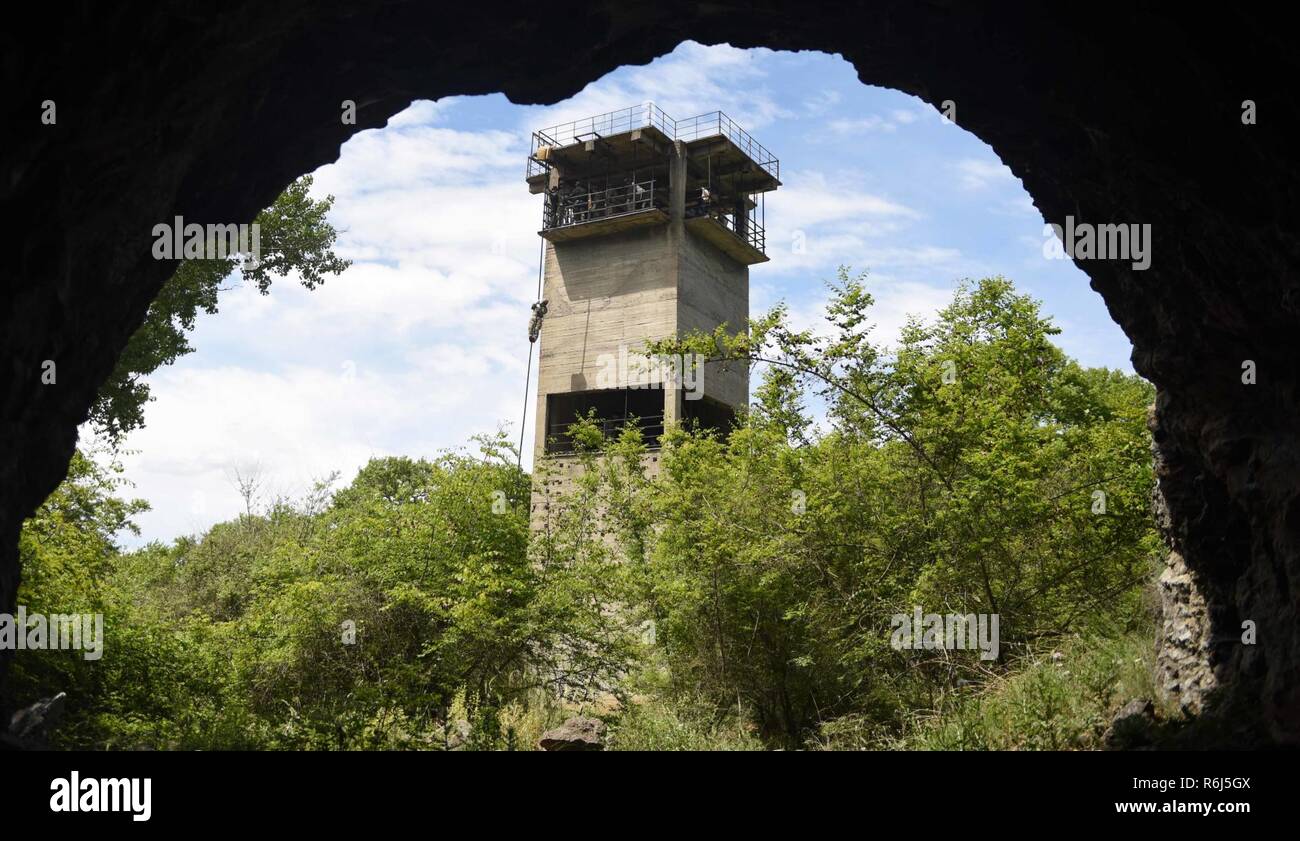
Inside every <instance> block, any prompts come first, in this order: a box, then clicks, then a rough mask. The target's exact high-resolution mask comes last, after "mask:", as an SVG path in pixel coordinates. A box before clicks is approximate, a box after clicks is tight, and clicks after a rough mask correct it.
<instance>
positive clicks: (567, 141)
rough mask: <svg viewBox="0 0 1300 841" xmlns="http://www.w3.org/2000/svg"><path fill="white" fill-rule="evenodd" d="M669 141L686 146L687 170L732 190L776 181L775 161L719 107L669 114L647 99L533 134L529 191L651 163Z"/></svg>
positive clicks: (756, 189) (759, 189)
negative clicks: (561, 180)
mask: <svg viewBox="0 0 1300 841" xmlns="http://www.w3.org/2000/svg"><path fill="white" fill-rule="evenodd" d="M675 141H681V142H682V144H683V145H684V146H685V147H686V154H687V161H688V165H689V166H690V167H691V169H692V170H694V172H693V173H692V174H693V175H695V176H697V177H699V178H703V179H708V180H710V181H713V180H715V179H716V180H718V181H721V180H722V179H725V180H726V182H727V185H728V188H729V190H730V191H732V192H736V193H742V194H753V193H765V192H768V191H769V190H775V189H776V188H777V187H779V186H781V180H780V177H781V162H780V161H778V160H777V158H776V156H775V155H773V154H772V153H771V152H769V151H768V150H767V149H766V148H765V147H764V146H763V145H762V144H761V143H759V142H758V141H757V140H755V139H754V138H753V136H752V135H750V134H749V132H747V131H745V130H744V129H743V128H741V127H740V126H739V125H738V124H737V123H736V122H735V121H734V120H732V119H731V118H730V117H728V116H727V115H726V114H724V113H723V112H721V111H710V112H709V113H707V114H700V115H697V116H694V117H688V118H686V119H684V120H675V119H673V118H672V117H670V116H669V115H668V114H666V113H665V112H664V111H663V110H662V109H660V108H659V107H658V106H657V105H655V104H654V103H653V102H647V103H645V104H642V105H634V106H632V107H630V108H622V109H620V110H617V111H610V112H608V113H606V114H598V115H596V116H594V117H586V118H584V119H581V120H575V121H573V122H569V123H562V124H560V125H557V126H551V127H550V128H545V129H541V130H538V131H535V132H533V136H532V147H531V149H530V151H529V155H528V167H527V171H526V174H525V177H526V179H527V181H528V188H529V191H530V192H532V193H541V192H545V191H546V190H547V188H548V185H552V184H554V182H555V179H554V178H553V176H552V173H553V171H554V172H558V173H559V174H560V175H561V176H562V177H563V178H566V179H585V178H590V177H593V176H596V175H599V174H601V173H606V172H610V171H615V170H631V169H636V168H638V167H652V166H654V165H655V163H656V162H657V161H663V160H665V159H666V158H667V156H668V155H669V153H670V150H671V147H672V145H673V143H674V142H675Z"/></svg>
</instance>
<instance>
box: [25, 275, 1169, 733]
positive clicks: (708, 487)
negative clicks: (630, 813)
mask: <svg viewBox="0 0 1300 841" xmlns="http://www.w3.org/2000/svg"><path fill="white" fill-rule="evenodd" d="M871 304H872V301H871V297H870V295H869V294H868V293H867V291H866V289H865V285H864V283H863V281H862V279H861V278H856V277H852V276H850V275H849V274H848V273H847V272H842V273H841V275H840V277H839V279H838V281H837V282H836V283H835V284H834V285H833V286H832V297H831V303H830V306H829V308H828V314H827V320H828V330H827V332H826V334H825V335H814V334H813V333H811V332H800V331H795V330H793V329H792V328H791V327H790V326H789V325H788V321H787V318H786V315H785V313H784V311H783V310H781V309H778V310H776V311H775V312H773V313H772V314H770V315H769V316H768V317H766V318H764V319H761V320H760V321H758V322H756V323H755V324H754V325H753V326H752V329H751V330H750V331H749V332H748V333H744V334H741V335H739V336H728V335H727V334H726V333H725V331H719V332H718V333H717V334H716V335H713V336H694V337H687V338H685V339H683V340H680V341H676V342H672V343H664V344H663V345H660V346H657V347H656V350H659V351H674V352H679V351H693V352H702V353H706V354H707V355H708V356H709V357H711V358H714V359H719V360H729V364H736V365H742V364H751V363H754V362H755V361H759V360H761V361H762V362H763V363H764V364H760V365H759V366H758V369H757V370H759V371H761V372H762V374H763V377H762V381H761V384H759V385H758V386H757V388H756V389H755V401H754V405H753V406H752V408H751V411H750V412H749V413H748V414H747V415H746V416H744V417H742V418H741V419H740V421H739V422H738V424H737V426H736V428H735V429H734V430H732V431H731V432H730V434H719V433H717V432H712V431H705V430H697V429H685V428H672V429H670V431H669V432H668V434H667V435H666V437H665V440H664V442H663V448H662V450H661V451H660V453H659V461H658V464H657V469H655V470H653V471H648V470H647V467H646V462H645V460H644V459H643V458H642V456H643V455H644V453H645V451H646V444H645V442H644V441H642V440H640V438H639V435H638V433H636V432H635V431H634V430H632V429H631V428H629V429H628V430H626V431H625V432H624V433H623V434H622V435H621V436H619V437H618V438H617V439H614V440H605V439H604V438H602V436H601V434H600V431H599V426H598V425H596V424H595V423H592V422H580V423H579V424H578V425H577V427H576V428H575V430H574V433H575V440H576V441H578V442H579V443H580V445H581V453H580V460H581V469H580V470H577V471H570V473H569V476H570V481H569V483H568V487H569V490H568V491H567V492H566V493H564V494H559V493H557V491H556V488H558V487H561V486H559V485H556V484H554V483H553V482H552V481H551V480H552V479H554V478H555V477H554V476H553V475H552V473H553V471H554V469H555V468H554V467H553V466H551V465H548V464H546V463H543V464H541V465H539V467H538V470H537V471H536V475H534V476H531V477H530V476H529V475H527V474H525V473H523V472H521V471H520V470H518V469H517V468H516V467H515V454H514V452H513V450H512V449H511V447H510V445H509V444H508V443H507V442H506V440H505V438H504V437H503V436H501V435H498V436H492V437H485V438H482V439H480V440H477V441H476V442H475V443H476V450H475V451H473V452H455V453H447V454H443V455H441V456H439V457H438V458H435V459H434V460H432V461H427V460H412V459H404V458H393V459H378V460H375V461H372V462H371V463H370V464H369V465H367V466H366V467H365V468H364V469H363V470H361V472H360V473H359V474H358V475H357V477H356V478H355V479H354V480H353V481H352V482H351V483H350V484H348V485H347V486H346V487H343V488H341V489H338V490H337V491H335V490H334V489H333V488H332V486H331V485H330V484H329V483H322V484H321V485H320V486H319V487H317V488H316V489H315V490H314V491H313V492H311V493H309V494H307V495H306V497H305V498H303V499H298V500H285V499H282V500H278V501H275V502H273V503H272V504H270V505H268V506H265V508H263V509H262V510H250V511H249V512H248V513H247V514H245V515H244V516H241V517H239V518H238V519H236V520H234V521H231V522H227V523H222V524H219V525H217V526H215V527H213V528H212V529H210V530H209V531H208V532H207V533H206V534H203V535H202V536H199V537H195V538H182V539H180V540H177V541H175V542H173V543H171V544H170V545H161V544H154V545H150V546H148V547H145V548H143V549H140V550H138V551H133V552H120V551H119V550H118V549H117V547H116V545H115V543H114V540H115V535H116V534H117V533H118V532H119V531H120V530H121V529H123V528H125V527H128V525H129V519H130V516H131V515H132V514H133V513H134V512H135V511H137V510H139V506H138V504H136V503H126V502H123V501H121V500H120V499H118V498H117V494H118V493H119V491H120V489H119V488H117V487H116V486H115V484H114V481H113V479H112V476H113V474H112V472H111V470H109V469H106V468H104V467H101V466H97V464H96V463H95V462H94V461H92V460H90V459H88V458H83V457H79V458H78V459H77V460H76V461H75V462H74V465H73V471H72V473H71V474H70V476H69V479H68V481H67V482H65V483H64V485H63V486H62V487H61V488H60V489H59V490H58V491H57V492H56V493H55V494H54V495H53V496H52V497H51V498H50V500H49V501H47V502H46V504H45V505H44V506H43V507H42V509H41V511H40V512H38V514H37V515H36V516H35V517H34V518H33V519H32V520H31V521H29V522H28V523H27V525H26V527H25V529H24V533H23V541H22V561H23V568H24V582H23V589H22V592H21V593H20V602H22V603H25V604H27V605H29V607H30V608H31V609H33V610H36V609H39V608H38V606H41V605H45V606H50V607H49V609H50V610H54V609H55V607H54V606H57V608H58V609H59V610H60V611H67V610H72V609H77V607H76V606H80V605H85V606H87V607H86V609H95V610H102V612H103V613H104V614H105V616H106V643H105V656H104V658H103V659H102V660H100V661H95V662H88V661H83V660H81V659H80V658H79V656H78V655H77V653H76V652H20V655H19V656H18V657H17V658H16V663H15V669H14V671H13V673H12V674H11V679H10V680H9V681H8V682H7V683H6V686H5V696H6V697H4V698H3V699H0V700H2V701H3V702H4V703H6V704H8V705H11V706H12V705H14V704H17V703H20V702H23V701H28V700H31V699H33V698H35V697H39V696H42V695H48V694H51V693H53V692H56V691H67V692H68V694H69V713H68V720H67V722H66V723H65V725H64V726H63V727H62V728H61V729H60V730H59V731H58V733H57V734H56V738H57V740H58V742H59V743H60V744H63V745H77V746H98V747H132V746H153V747H182V748H231V747H250V748H251V747H258V748H375V747H431V748H439V747H449V746H455V745H466V746H468V747H478V748H510V747H524V748H526V747H531V746H532V745H533V744H535V741H536V738H537V735H538V734H539V733H540V732H541V730H542V729H544V728H545V727H546V726H548V725H549V724H553V723H555V722H556V721H558V720H561V719H562V718H563V717H564V715H565V714H567V713H569V712H572V711H574V710H582V711H584V712H587V713H589V714H597V715H601V716H603V717H605V718H606V719H607V720H608V722H609V726H610V746H611V748H614V749H710V748H720V749H761V748H764V747H769V748H770V747H822V748H862V747H868V748H870V747H927V748H928V747H941V748H945V747H971V748H1006V747H1089V746H1093V745H1095V744H1096V740H1097V737H1098V735H1099V733H1100V728H1099V726H1098V725H1099V722H1101V723H1103V724H1104V721H1103V720H1104V719H1105V717H1106V715H1107V713H1108V712H1110V711H1111V710H1112V709H1113V708H1114V707H1116V706H1118V705H1119V704H1120V703H1122V701H1123V700H1126V697H1127V696H1131V695H1133V694H1135V693H1138V692H1140V691H1141V690H1142V689H1143V686H1142V685H1141V679H1140V676H1141V674H1143V673H1146V674H1149V668H1146V666H1144V664H1143V663H1141V662H1139V663H1134V662H1132V661H1133V660H1135V659H1137V660H1141V659H1142V658H1143V657H1144V656H1145V655H1143V654H1142V653H1141V651H1142V646H1143V644H1144V643H1143V642H1142V640H1143V639H1144V637H1143V635H1144V634H1149V633H1150V620H1149V616H1148V611H1147V609H1146V608H1145V607H1144V587H1145V585H1146V583H1147V582H1149V580H1150V578H1151V575H1152V572H1153V570H1154V564H1155V561H1156V559H1157V553H1158V541H1157V540H1156V537H1155V534H1154V532H1153V527H1152V523H1151V517H1150V513H1149V510H1148V509H1149V498H1150V493H1151V489H1152V482H1153V478H1152V472H1151V459H1150V452H1149V442H1148V435H1147V432H1146V427H1145V416H1146V408H1147V406H1148V404H1149V403H1150V402H1151V399H1152V393H1151V389H1150V387H1149V386H1148V385H1147V384H1146V383H1144V382H1143V381H1141V380H1139V379H1138V378H1136V377H1133V376H1128V375H1124V374H1121V373H1119V372H1115V371H1107V370H1099V369H1086V368H1082V367H1080V366H1079V365H1078V364H1076V363H1075V362H1073V361H1071V360H1070V359H1068V358H1067V357H1066V356H1065V355H1064V354H1063V353H1062V352H1061V351H1060V350H1059V348H1057V347H1056V346H1055V345H1053V344H1052V341H1051V337H1052V336H1053V335H1054V334H1055V332H1056V331H1055V329H1054V328H1053V327H1052V326H1051V324H1050V322H1049V321H1048V320H1047V319H1045V318H1044V317H1043V316H1042V315H1041V314H1040V312H1039V310H1038V307H1037V305H1036V303H1035V302H1034V301H1032V300H1031V299H1029V298H1026V297H1024V296H1021V295H1018V294H1016V293H1015V291H1014V289H1013V288H1012V286H1011V284H1010V283H1009V282H1007V281H1005V280H1003V279H1000V278H994V279H988V280H984V281H981V282H979V283H975V284H967V285H964V286H962V287H961V288H960V289H959V290H958V292H957V293H956V295H955V296H954V299H953V301H952V303H951V305H950V306H949V307H948V308H947V309H946V310H945V311H944V312H943V313H942V314H941V317H940V318H939V319H938V320H937V321H936V322H935V323H933V324H921V323H913V324H911V325H909V326H908V328H907V329H906V330H905V331H904V334H903V337H902V341H901V343H900V345H899V346H898V347H896V348H893V349H889V350H888V351H886V349H884V348H881V347H879V346H877V344H876V343H875V342H874V341H873V339H872V337H871V335H870V324H871V319H870V307H871ZM810 405H811V406H815V407H816V408H817V411H813V410H812V409H810V408H809V406H810ZM819 416H821V417H823V418H824V420H822V421H820V422H818V421H816V420H815V418H817V417H819ZM534 488H536V489H537V490H538V491H539V492H540V496H539V497H537V502H536V504H535V505H534V506H531V507H530V491H531V490H532V489H534ZM530 526H531V527H532V528H530ZM530 531H531V532H532V533H531V536H530ZM914 607H922V608H923V609H924V610H925V611H926V612H937V613H944V614H947V613H960V614H970V613H974V614H998V616H999V617H1000V626H999V627H1000V647H999V652H998V653H999V656H998V657H997V659H993V660H981V659H980V652H979V651H973V650H961V651H954V650H944V649H931V650H925V649H920V650H913V649H910V648H909V649H903V650H898V649H896V648H895V647H893V646H891V621H892V617H893V616H894V615H895V614H907V615H910V614H911V613H912V612H913V609H914ZM1146 639H1148V640H1149V636H1148V637H1146ZM1057 650H1060V651H1062V652H1064V654H1063V655H1061V657H1058V658H1056V659H1053V658H1051V657H1050V656H1049V655H1050V654H1051V652H1053V651H1057ZM1135 652H1136V653H1135ZM1062 658H1065V659H1062ZM1062 662H1065V663H1067V664H1077V665H1069V668H1072V669H1076V670H1077V671H1075V672H1074V673H1073V675H1072V676H1071V675H1062V674H1061V672H1062V670H1064V669H1066V667H1065V666H1062ZM1144 669H1145V670H1146V671H1145V672H1144V671H1143V670H1144ZM1036 699H1038V700H1036Z"/></svg>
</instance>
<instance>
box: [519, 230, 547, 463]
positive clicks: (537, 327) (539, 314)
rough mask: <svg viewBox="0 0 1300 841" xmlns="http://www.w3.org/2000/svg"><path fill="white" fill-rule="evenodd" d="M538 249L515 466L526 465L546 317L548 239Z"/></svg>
mask: <svg viewBox="0 0 1300 841" xmlns="http://www.w3.org/2000/svg"><path fill="white" fill-rule="evenodd" d="M538 239H540V240H541V244H540V245H539V247H538V249H537V297H536V299H534V301H533V307H532V309H533V317H532V318H530V319H529V320H528V371H527V373H525V374H524V411H523V416H522V417H521V418H520V419H519V451H518V452H516V453H515V466H516V467H518V468H520V469H523V466H524V434H525V432H526V431H527V430H528V398H529V389H528V384H529V382H530V381H531V380H532V378H533V345H535V344H537V337H538V336H539V335H541V332H542V319H543V318H545V317H546V301H544V300H542V264H543V262H544V261H545V260H546V240H544V239H541V237H538Z"/></svg>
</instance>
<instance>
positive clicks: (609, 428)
mask: <svg viewBox="0 0 1300 841" xmlns="http://www.w3.org/2000/svg"><path fill="white" fill-rule="evenodd" d="M574 423H575V422H574V421H570V422H567V423H566V422H563V421H562V422H560V423H552V424H548V425H547V430H546V452H548V453H559V454H564V453H572V452H574V446H573V436H572V435H571V434H570V433H569V430H570V428H571V427H572V426H573V425H574ZM596 425H597V426H598V427H599V428H600V434H601V435H603V436H605V438H607V439H609V438H617V437H618V436H619V435H620V434H621V433H622V432H623V429H624V428H625V427H627V426H629V425H631V426H633V427H635V428H636V429H639V430H640V431H641V436H642V437H643V438H644V439H645V443H646V446H647V447H650V448H652V449H653V448H655V447H658V446H659V438H660V436H662V435H663V434H664V416H663V415H662V414H659V415H646V416H645V417H639V418H638V417H618V418H598V419H597V420H596Z"/></svg>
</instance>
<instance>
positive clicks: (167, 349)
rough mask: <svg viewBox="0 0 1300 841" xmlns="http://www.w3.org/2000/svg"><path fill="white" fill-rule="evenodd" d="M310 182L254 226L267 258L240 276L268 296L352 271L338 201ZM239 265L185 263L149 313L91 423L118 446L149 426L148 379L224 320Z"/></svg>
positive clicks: (290, 191) (231, 261)
mask: <svg viewBox="0 0 1300 841" xmlns="http://www.w3.org/2000/svg"><path fill="white" fill-rule="evenodd" d="M311 185H312V178H311V176H310V175H304V176H302V177H301V178H299V179H298V180H297V181H295V182H293V183H292V184H290V185H289V187H288V188H287V189H286V190H285V191H284V192H283V193H281V194H280V196H279V197H278V198H276V200H275V202H274V203H273V204H272V205H271V206H270V207H268V208H266V209H265V210H263V211H262V212H261V213H259V214H258V215H257V218H256V219H254V220H253V221H254V223H255V224H257V225H259V226H260V230H261V251H262V253H261V257H260V260H259V261H258V263H257V265H256V266H255V267H250V268H241V269H239V271H240V272H241V274H242V276H243V280H244V282H246V283H252V284H254V285H256V286H257V288H258V290H259V291H260V292H261V293H262V294H266V293H267V292H268V291H269V290H270V287H271V281H272V280H273V279H274V278H275V277H285V276H286V275H288V274H289V273H290V272H296V273H297V275H298V277H299V279H300V281H301V282H302V285H303V286H305V287H307V288H308V289H315V288H316V287H317V286H318V285H320V284H321V283H323V282H324V281H325V276H326V275H331V274H334V275H337V274H339V273H340V272H342V271H343V270H344V269H346V268H347V267H348V266H349V265H350V264H351V263H350V261H348V260H344V259H342V258H340V257H338V256H337V255H336V254H335V253H334V251H333V248H334V242H335V240H336V239H337V236H338V233H337V231H335V230H334V227H333V226H332V225H330V223H329V221H328V220H327V219H326V218H325V217H326V215H327V214H328V213H329V210H330V208H331V206H332V205H333V203H334V197H333V196H327V197H325V198H324V199H322V200H320V201H317V200H315V199H313V198H311V196H310V195H309V193H310V190H311ZM238 262H239V260H238V258H237V257H236V256H231V257H228V258H226V259H223V260H185V261H183V262H181V264H180V265H179V266H178V267H177V269H176V273H175V274H174V275H172V277H171V279H170V280H168V281H167V282H166V283H165V284H163V287H162V290H161V291H160V292H159V293H158V297H157V298H155V299H154V301H153V303H152V304H150V305H149V312H148V314H147V315H146V317H145V320H144V323H143V324H141V325H140V329H138V330H137V331H136V332H135V334H134V335H132V336H131V339H130V340H129V341H128V342H127V345H126V347H125V348H124V349H123V350H122V354H121V356H120V357H119V358H118V362H117V367H116V368H114V370H113V373H112V375H111V376H110V377H109V379H108V380H107V381H106V382H105V383H104V385H103V387H102V388H101V389H100V391H99V394H98V395H97V396H96V398H95V402H94V403H93V404H92V406H91V410H90V421H91V423H92V425H93V426H94V428H95V429H96V431H97V432H99V433H100V434H102V435H103V436H105V438H106V439H107V440H109V441H111V442H118V441H120V440H121V438H122V436H124V435H125V434H126V433H128V432H130V431H131V430H133V429H136V428H138V427H141V426H143V425H144V407H145V404H146V403H147V402H148V401H149V399H150V397H149V385H148V383H146V382H144V378H145V377H146V376H148V375H149V374H151V373H153V372H154V371H156V370H158V369H159V368H161V367H162V366H164V365H170V364H172V363H173V362H175V361H176V360H177V359H179V358H180V357H182V356H185V355H186V354H189V353H193V352H194V347H193V346H192V345H191V344H190V342H189V336H188V334H189V332H190V331H192V330H193V329H194V325H195V321H196V319H197V318H198V314H199V312H200V311H202V312H206V313H208V314H215V313H216V312H217V304H218V298H219V295H220V293H221V291H222V290H223V287H222V283H223V282H225V281H226V279H227V278H229V277H230V276H231V275H232V273H233V272H234V271H235V270H236V268H237V266H238Z"/></svg>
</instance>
